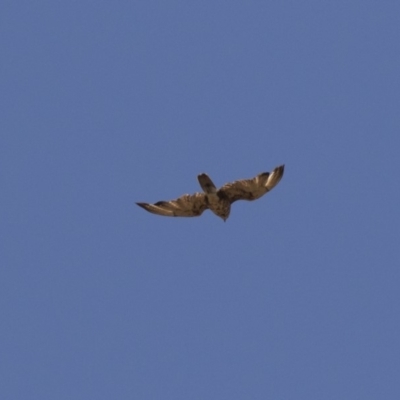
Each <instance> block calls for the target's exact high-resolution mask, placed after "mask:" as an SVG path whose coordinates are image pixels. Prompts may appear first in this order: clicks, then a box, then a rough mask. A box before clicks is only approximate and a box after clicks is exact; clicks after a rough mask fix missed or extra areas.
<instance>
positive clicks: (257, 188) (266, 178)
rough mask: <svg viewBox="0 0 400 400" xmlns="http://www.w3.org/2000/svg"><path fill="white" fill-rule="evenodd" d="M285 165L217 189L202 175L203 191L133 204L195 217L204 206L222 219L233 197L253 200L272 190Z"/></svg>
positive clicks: (228, 210) (148, 208) (229, 207)
mask: <svg viewBox="0 0 400 400" xmlns="http://www.w3.org/2000/svg"><path fill="white" fill-rule="evenodd" d="M284 168H285V166H284V165H280V166H279V167H276V168H275V169H274V170H273V171H272V172H271V173H270V172H262V173H261V174H258V175H257V176H256V177H254V178H252V179H242V180H239V181H235V182H231V183H227V184H225V185H224V186H222V187H221V188H220V189H217V188H216V187H215V185H214V183H213V182H212V180H211V179H210V177H209V176H208V175H206V174H200V175H199V176H198V177H197V179H198V180H199V183H200V186H201V188H202V189H203V193H195V194H192V195H189V194H184V195H183V196H181V197H179V198H177V199H176V200H170V201H159V202H157V203H154V204H148V203H136V204H137V205H138V206H140V207H142V208H144V209H145V210H146V211H149V212H151V213H153V214H157V215H165V216H167V217H198V216H199V215H201V214H202V213H203V211H204V210H206V209H207V208H208V209H210V210H211V211H212V212H213V213H214V214H215V215H217V216H218V217H221V218H222V219H223V220H224V221H226V220H227V218H228V217H229V213H230V211H231V204H232V203H233V202H235V201H236V200H256V199H259V198H260V197H261V196H263V195H264V194H265V193H267V192H269V191H270V190H271V189H273V188H274V187H275V186H276V185H277V184H278V183H279V181H280V180H281V178H282V176H283V171H284Z"/></svg>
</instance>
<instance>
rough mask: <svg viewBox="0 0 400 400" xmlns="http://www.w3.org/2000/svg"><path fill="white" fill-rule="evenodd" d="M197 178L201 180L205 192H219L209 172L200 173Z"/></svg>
mask: <svg viewBox="0 0 400 400" xmlns="http://www.w3.org/2000/svg"><path fill="white" fill-rule="evenodd" d="M197 179H198V180H199V183H200V186H201V188H202V189H203V191H204V192H205V193H207V194H211V193H217V188H216V187H215V185H214V183H213V181H212V180H211V179H210V177H209V176H208V175H207V174H200V175H199V176H198V177H197Z"/></svg>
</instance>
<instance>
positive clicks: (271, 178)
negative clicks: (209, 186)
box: [218, 165, 285, 203]
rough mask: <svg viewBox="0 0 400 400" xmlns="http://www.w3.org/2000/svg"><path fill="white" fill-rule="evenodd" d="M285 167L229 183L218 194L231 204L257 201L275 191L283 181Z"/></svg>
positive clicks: (281, 166)
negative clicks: (238, 201)
mask: <svg viewBox="0 0 400 400" xmlns="http://www.w3.org/2000/svg"><path fill="white" fill-rule="evenodd" d="M284 169H285V166H284V165H280V166H279V167H276V168H275V169H274V170H273V171H272V172H271V173H269V172H263V173H261V174H259V175H257V176H256V177H254V178H252V179H242V180H239V181H235V182H231V183H227V184H225V185H224V186H222V187H221V189H219V191H218V194H219V195H220V196H221V197H225V198H227V199H228V200H229V201H230V202H231V203H233V202H234V201H237V200H256V199H259V198H260V197H261V196H263V195H264V194H265V193H267V192H269V191H270V190H271V189H273V188H274V187H275V186H276V185H277V184H278V183H279V181H280V180H281V179H282V176H283V172H284Z"/></svg>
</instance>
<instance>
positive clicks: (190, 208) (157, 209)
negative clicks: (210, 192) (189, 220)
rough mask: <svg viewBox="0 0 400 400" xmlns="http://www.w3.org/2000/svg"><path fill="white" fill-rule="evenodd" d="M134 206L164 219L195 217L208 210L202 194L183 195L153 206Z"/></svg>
mask: <svg viewBox="0 0 400 400" xmlns="http://www.w3.org/2000/svg"><path fill="white" fill-rule="evenodd" d="M136 204H137V205H138V206H140V207H142V208H144V209H145V210H146V211H148V212H151V213H153V214H157V215H165V216H166V217H197V216H199V215H201V214H202V212H203V211H204V210H206V209H207V208H208V205H207V199H206V196H205V194H204V193H195V194H192V195H189V194H184V195H183V196H181V197H179V198H178V199H176V200H171V201H158V202H157V203H154V204H148V203H136Z"/></svg>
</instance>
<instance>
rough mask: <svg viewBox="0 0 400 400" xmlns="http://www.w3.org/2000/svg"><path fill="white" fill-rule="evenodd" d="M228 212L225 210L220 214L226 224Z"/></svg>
mask: <svg viewBox="0 0 400 400" xmlns="http://www.w3.org/2000/svg"><path fill="white" fill-rule="evenodd" d="M229 213H230V210H227V211H226V212H225V213H223V214H221V215H220V217H221V218H222V219H223V220H224V222H226V220H227V219H228V217H229Z"/></svg>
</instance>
